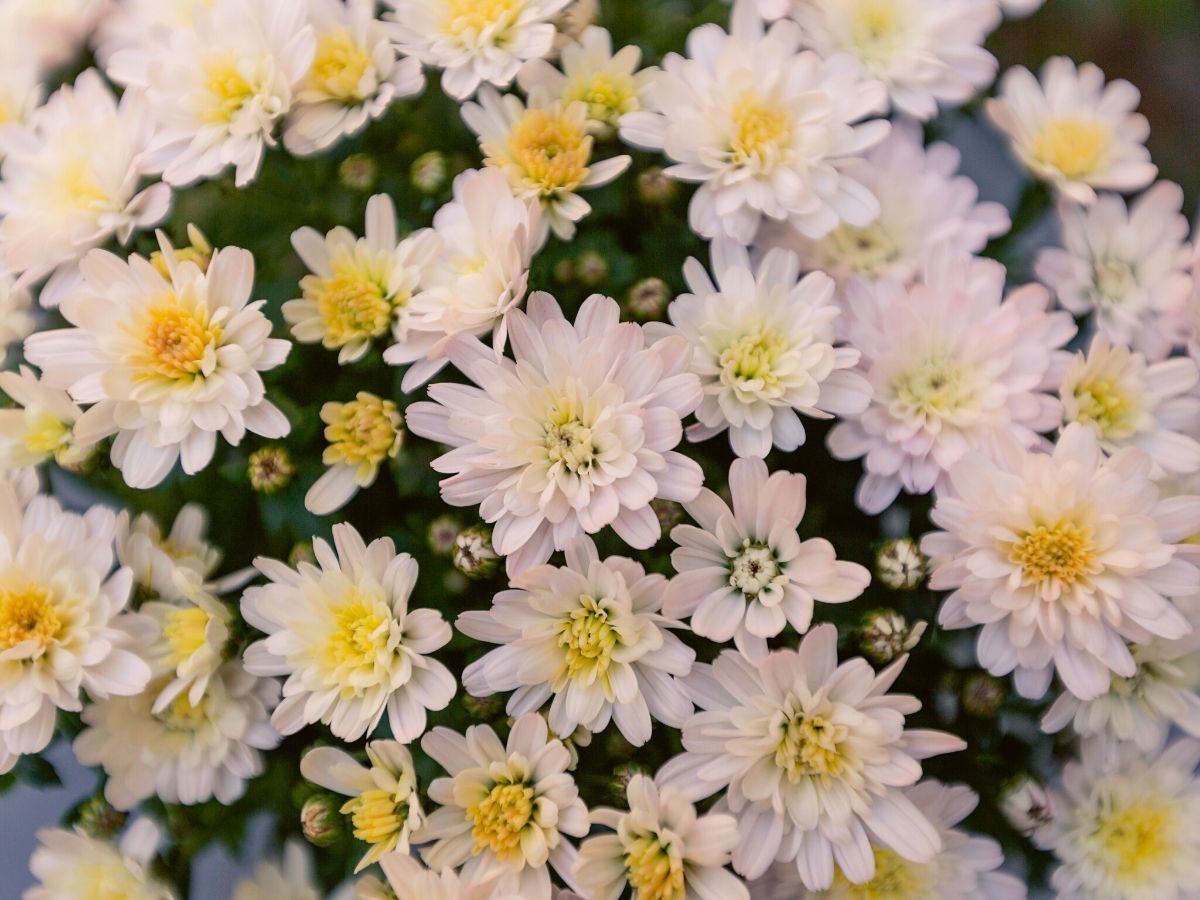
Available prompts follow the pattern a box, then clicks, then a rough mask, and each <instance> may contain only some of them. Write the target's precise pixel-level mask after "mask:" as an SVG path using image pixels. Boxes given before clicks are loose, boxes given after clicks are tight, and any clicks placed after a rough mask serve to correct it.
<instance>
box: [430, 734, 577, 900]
mask: <svg viewBox="0 0 1200 900" xmlns="http://www.w3.org/2000/svg"><path fill="white" fill-rule="evenodd" d="M421 749H422V750H424V751H425V753H426V754H428V755H429V756H430V757H432V758H433V759H434V760H435V761H436V762H437V763H439V764H440V765H441V766H442V768H444V769H445V770H446V771H447V773H449V777H448V778H438V779H436V780H435V781H434V782H433V783H432V784H430V786H429V799H430V800H432V801H433V802H434V803H437V804H439V806H440V808H439V809H437V810H435V811H434V812H433V813H431V814H430V815H429V816H428V817H427V818H426V820H425V825H424V827H422V829H421V830H420V832H418V834H417V836H416V840H418V841H419V842H421V843H422V844H425V845H426V846H423V847H422V848H421V856H422V858H423V859H424V860H425V863H426V865H428V866H429V867H430V868H431V869H434V870H437V871H441V870H443V869H449V868H455V869H456V868H459V867H460V866H461V867H462V868H461V870H460V872H459V877H460V878H461V879H465V880H466V881H467V882H468V883H474V882H476V881H479V882H484V881H491V882H492V890H493V892H494V894H493V895H492V896H505V895H507V894H514V895H516V896H518V897H521V898H522V900H551V886H550V869H549V868H548V867H547V863H549V865H550V866H552V867H553V868H554V869H555V871H557V872H558V873H559V874H560V875H561V876H563V877H564V878H570V877H571V872H572V871H573V870H574V866H575V859H576V852H575V848H574V847H573V846H572V845H571V843H570V842H569V841H567V840H564V836H569V837H577V838H578V837H583V836H584V835H585V834H587V833H588V828H589V826H588V811H587V807H586V806H584V805H583V801H582V800H580V799H579V791H578V789H577V788H576V787H575V781H574V780H573V779H572V778H571V776H570V775H569V774H567V767H568V765H569V764H570V761H571V754H570V753H568V752H567V748H566V747H564V746H563V744H562V741H559V740H557V739H554V738H551V737H550V734H549V731H548V729H547V727H546V720H545V719H543V718H542V717H541V716H539V715H538V714H537V713H527V714H525V715H523V716H521V717H520V718H519V719H517V720H516V721H515V722H514V723H513V726H512V730H511V731H510V732H509V734H508V742H507V744H502V743H500V739H499V738H498V737H496V733H495V732H494V731H492V729H491V728H489V727H488V726H486V725H475V726H472V727H471V728H468V729H467V733H466V737H464V736H463V735H460V734H458V733H456V732H453V731H451V730H450V729H448V728H435V729H434V730H433V731H431V732H429V734H427V735H425V737H424V738H422V740H421ZM429 842H432V843H429Z"/></svg>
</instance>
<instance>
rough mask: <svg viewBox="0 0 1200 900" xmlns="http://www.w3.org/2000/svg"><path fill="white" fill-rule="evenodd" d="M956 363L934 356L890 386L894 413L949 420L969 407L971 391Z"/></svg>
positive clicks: (972, 393) (927, 418) (949, 359)
mask: <svg viewBox="0 0 1200 900" xmlns="http://www.w3.org/2000/svg"><path fill="white" fill-rule="evenodd" d="M964 375H965V373H964V372H963V370H962V368H961V366H960V365H959V363H958V361H957V360H954V359H951V358H949V357H942V356H934V357H932V358H930V359H928V360H926V361H925V362H924V363H923V364H921V365H920V366H918V367H916V368H915V369H912V370H910V371H908V372H905V373H904V374H903V375H901V376H900V377H898V378H897V379H896V380H895V381H894V382H893V388H894V389H895V391H896V403H897V405H898V412H900V414H901V415H904V416H906V417H908V416H911V417H921V418H923V419H926V420H930V419H949V418H953V417H955V416H956V415H957V414H958V413H960V412H962V411H963V410H964V408H965V407H967V406H969V404H970V402H971V400H972V399H973V397H974V391H973V390H972V389H971V386H970V384H969V383H968V381H967V379H966V378H965V377H964Z"/></svg>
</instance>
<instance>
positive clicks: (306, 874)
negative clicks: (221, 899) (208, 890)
mask: <svg viewBox="0 0 1200 900" xmlns="http://www.w3.org/2000/svg"><path fill="white" fill-rule="evenodd" d="M314 876H315V872H314V871H313V861H312V854H311V853H309V851H308V848H307V847H305V846H304V844H303V843H302V842H301V841H299V840H297V839H295V838H293V839H291V840H289V841H288V842H287V843H286V844H285V845H284V847H283V858H282V859H281V860H280V861H279V862H278V863H275V862H273V861H269V860H263V861H262V862H260V863H259V864H258V866H256V867H255V869H254V875H253V877H251V878H243V879H242V880H241V881H239V882H238V883H237V884H236V885H235V886H234V888H233V897H232V900H321V891H320V889H319V887H318V886H317V883H316V881H315V879H314Z"/></svg>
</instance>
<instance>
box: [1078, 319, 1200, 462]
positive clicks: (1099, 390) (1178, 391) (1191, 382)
mask: <svg viewBox="0 0 1200 900" xmlns="http://www.w3.org/2000/svg"><path fill="white" fill-rule="evenodd" d="M1198 384H1200V365H1197V363H1196V362H1195V361H1194V360H1191V359H1189V358H1187V357H1186V356H1181V357H1176V358H1174V359H1166V360H1163V361H1162V362H1156V363H1149V364H1147V362H1146V358H1145V357H1144V356H1143V355H1142V354H1140V353H1134V352H1132V351H1130V350H1129V348H1128V347H1124V346H1122V345H1120V344H1117V345H1113V344H1110V343H1109V342H1108V339H1107V338H1106V337H1104V336H1103V335H1102V334H1101V335H1097V336H1096V337H1095V338H1094V339H1093V340H1092V343H1091V346H1090V347H1089V348H1088V351H1087V354H1086V355H1085V354H1083V353H1080V354H1077V355H1076V357H1075V360H1074V362H1072V363H1071V365H1070V366H1069V367H1068V368H1067V371H1066V372H1065V373H1064V374H1063V380H1062V386H1061V387H1060V388H1059V396H1060V397H1061V398H1062V403H1063V421H1064V422H1065V423H1067V424H1070V423H1071V422H1080V423H1082V424H1084V425H1086V426H1087V427H1088V428H1090V429H1091V430H1092V431H1093V432H1094V433H1095V435H1096V438H1097V440H1099V441H1100V446H1102V447H1103V448H1104V450H1105V451H1106V452H1107V453H1116V452H1117V451H1118V450H1120V449H1121V448H1122V447H1139V448H1141V449H1142V450H1145V451H1146V453H1148V454H1149V455H1150V458H1151V459H1153V460H1154V462H1155V464H1156V465H1157V466H1159V467H1161V469H1163V470H1165V471H1166V472H1169V473H1171V474H1173V475H1189V474H1191V473H1193V472H1197V471H1200V441H1197V440H1196V439H1195V438H1194V437H1192V436H1190V435H1189V434H1186V433H1185V432H1197V431H1198V429H1200V425H1198V423H1200V391H1197V390H1196V386H1197V385H1198Z"/></svg>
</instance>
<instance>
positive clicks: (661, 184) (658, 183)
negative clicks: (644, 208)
mask: <svg viewBox="0 0 1200 900" xmlns="http://www.w3.org/2000/svg"><path fill="white" fill-rule="evenodd" d="M678 190H679V186H678V185H677V184H676V183H675V180H674V179H673V178H671V176H670V175H668V174H667V173H666V172H664V171H663V170H662V169H660V168H658V167H657V166H654V167H653V168H650V169H646V170H645V171H644V172H642V173H640V174H639V175H638V177H637V192H638V197H640V198H641V200H642V202H643V203H649V204H652V205H654V206H661V205H662V204H664V203H670V202H671V200H672V199H673V198H674V197H675V194H676V192H677V191H678Z"/></svg>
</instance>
